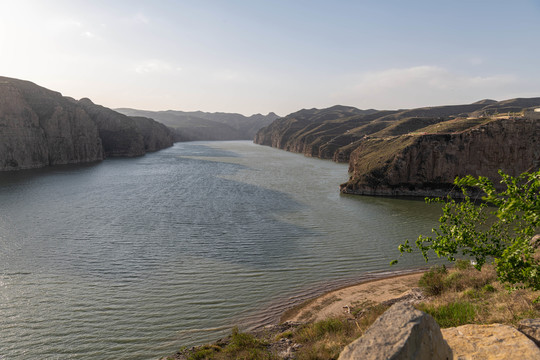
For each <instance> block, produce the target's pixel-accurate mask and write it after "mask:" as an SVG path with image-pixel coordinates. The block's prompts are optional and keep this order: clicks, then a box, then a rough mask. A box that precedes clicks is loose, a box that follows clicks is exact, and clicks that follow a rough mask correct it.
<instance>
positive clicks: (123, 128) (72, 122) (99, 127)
mask: <svg viewBox="0 0 540 360" xmlns="http://www.w3.org/2000/svg"><path fill="white" fill-rule="evenodd" d="M171 145H172V133H171V131H170V130H169V129H168V128H166V127H165V126H164V125H162V124H159V123H157V122H155V121H154V120H151V119H131V118H129V117H127V116H125V115H122V114H119V113H116V112H114V111H112V110H110V109H107V108H104V107H102V106H99V105H95V104H93V103H92V102H91V101H90V100H88V99H83V100H81V101H76V100H74V99H72V98H69V97H64V96H62V95H61V94H60V93H58V92H55V91H51V90H48V89H45V88H43V87H40V86H38V85H36V84H34V83H31V82H29V81H23V80H18V79H12V78H7V77H0V171H2V170H19V169H30V168H38V167H44V166H49V165H59V164H74V163H84V162H93V161H99V160H102V159H103V158H104V157H106V156H138V155H143V154H144V153H145V152H146V151H154V150H159V149H162V148H164V147H167V146H171Z"/></svg>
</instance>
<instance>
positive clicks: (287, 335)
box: [275, 330, 293, 341]
mask: <svg viewBox="0 0 540 360" xmlns="http://www.w3.org/2000/svg"><path fill="white" fill-rule="evenodd" d="M292 336H293V332H292V331H291V330H287V331H284V332H282V333H280V334H277V335H276V337H275V339H276V341H279V340H281V339H290V338H292Z"/></svg>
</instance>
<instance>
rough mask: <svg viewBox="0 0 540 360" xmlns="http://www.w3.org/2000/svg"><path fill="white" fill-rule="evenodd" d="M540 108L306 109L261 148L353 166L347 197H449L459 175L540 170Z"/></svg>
mask: <svg viewBox="0 0 540 360" xmlns="http://www.w3.org/2000/svg"><path fill="white" fill-rule="evenodd" d="M539 107H540V98H518V99H511V100H505V101H494V100H482V101H479V102H476V103H473V104H467V105H451V106H438V107H427V108H418V109H411V110H395V111H377V110H358V109H355V108H351V107H344V106H334V107H331V108H328V109H321V110H319V109H309V110H306V109H304V110H301V111H298V112H296V113H292V114H290V115H287V116H286V117H284V118H281V119H277V120H276V121H274V122H273V123H272V124H271V125H269V126H267V127H265V128H263V129H261V130H260V131H259V132H258V133H257V135H256V136H255V139H254V142H255V143H258V144H261V145H268V146H272V147H277V148H280V149H284V150H288V151H293V152H299V153H303V154H304V155H306V156H313V157H319V158H323V159H333V160H334V161H338V162H349V172H350V178H349V181H347V182H346V183H345V184H342V185H341V191H342V192H344V193H348V194H364V195H392V196H395V195H414V196H433V195H446V194H447V193H448V191H449V190H451V189H452V188H453V181H454V179H455V177H456V176H465V175H475V176H487V177H489V178H490V179H492V180H493V181H494V182H496V183H498V182H499V181H500V177H499V175H498V170H503V171H504V172H505V173H508V174H511V175H517V174H519V173H522V172H524V171H535V170H537V169H538V168H539V167H540V130H539V127H540V116H538V114H540V112H538V111H536V110H537V109H538V108H539Z"/></svg>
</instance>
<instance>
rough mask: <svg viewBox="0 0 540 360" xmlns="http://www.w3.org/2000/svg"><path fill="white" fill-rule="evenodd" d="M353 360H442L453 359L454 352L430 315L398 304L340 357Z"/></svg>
mask: <svg viewBox="0 0 540 360" xmlns="http://www.w3.org/2000/svg"><path fill="white" fill-rule="evenodd" d="M353 359H365V360H370V359H373V360H378V359H393V360H399V359H402V360H409V359H416V360H424V359H425V360H438V359H441V360H442V359H452V351H451V350H450V347H449V346H448V344H447V343H446V341H445V340H444V339H443V337H442V334H441V330H440V328H439V325H437V323H436V322H435V320H434V319H433V318H432V317H431V316H430V315H428V314H426V313H423V312H421V311H419V310H416V309H415V308H414V307H412V305H410V304H406V303H398V304H395V305H393V306H392V307H391V308H390V309H388V310H387V311H386V312H385V313H384V314H383V315H381V316H380V317H379V318H378V319H377V320H376V321H375V322H374V323H373V325H371V327H370V328H369V329H368V330H367V332H366V333H365V334H364V336H362V337H360V338H359V339H357V340H356V341H354V342H352V343H351V344H349V345H348V346H347V347H345V349H344V350H343V351H342V352H341V354H340V355H339V360H353Z"/></svg>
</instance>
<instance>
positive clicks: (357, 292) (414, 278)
mask: <svg viewBox="0 0 540 360" xmlns="http://www.w3.org/2000/svg"><path fill="white" fill-rule="evenodd" d="M426 270H427V268H420V269H413V270H404V271H397V272H391V273H380V274H369V275H367V278H366V279H363V280H361V281H360V282H354V283H351V284H346V285H342V286H338V287H335V288H330V289H329V290H327V291H324V292H322V293H321V294H319V295H316V296H315V297H312V298H309V299H307V300H304V301H302V302H301V303H299V304H296V305H293V306H291V307H289V308H288V309H285V310H283V311H282V313H281V315H280V317H279V322H278V323H284V322H287V321H293V322H298V321H303V322H310V321H317V320H322V319H324V318H327V317H331V316H339V315H343V314H346V313H347V306H353V305H358V304H366V305H374V304H378V303H382V302H385V301H389V300H393V299H397V298H400V297H402V296H404V295H406V294H407V293H408V292H410V291H411V290H412V289H413V288H416V287H417V284H418V280H419V279H420V277H421V276H422V274H423V273H424V272H425V271H426Z"/></svg>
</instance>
